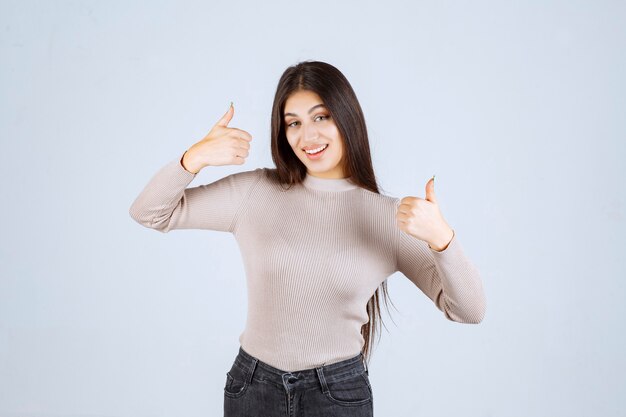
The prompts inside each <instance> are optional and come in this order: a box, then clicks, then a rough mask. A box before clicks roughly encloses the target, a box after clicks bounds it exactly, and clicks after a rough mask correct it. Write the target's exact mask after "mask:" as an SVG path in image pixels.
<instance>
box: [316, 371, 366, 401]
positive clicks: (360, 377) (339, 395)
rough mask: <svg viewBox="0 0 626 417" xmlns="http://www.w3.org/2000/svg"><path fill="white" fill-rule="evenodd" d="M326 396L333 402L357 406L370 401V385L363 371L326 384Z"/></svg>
mask: <svg viewBox="0 0 626 417" xmlns="http://www.w3.org/2000/svg"><path fill="white" fill-rule="evenodd" d="M327 385H328V391H326V397H328V399H329V400H330V401H332V402H334V403H335V404H338V405H343V406H357V405H363V404H367V403H369V402H371V401H372V387H371V386H370V384H369V381H368V380H367V378H366V375H365V373H361V374H356V375H353V376H351V377H349V378H347V379H344V380H341V381H335V382H332V383H329V384H327Z"/></svg>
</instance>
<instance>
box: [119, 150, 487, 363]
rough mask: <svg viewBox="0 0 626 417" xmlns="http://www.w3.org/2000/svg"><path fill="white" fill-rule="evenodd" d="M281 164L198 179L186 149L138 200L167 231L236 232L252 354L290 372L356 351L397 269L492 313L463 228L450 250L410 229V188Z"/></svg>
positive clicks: (431, 289) (475, 313)
mask: <svg viewBox="0 0 626 417" xmlns="http://www.w3.org/2000/svg"><path fill="white" fill-rule="evenodd" d="M209 169H210V168H209ZM269 172H270V169H269V168H256V169H254V170H249V171H243V172H238V173H235V174H231V175H228V176H225V177H223V178H221V179H218V180H216V181H214V182H211V183H209V184H204V185H200V186H197V187H190V188H187V186H188V185H189V183H190V182H191V181H192V180H193V179H194V178H195V177H196V175H197V174H194V173H191V172H189V171H187V170H186V169H185V168H184V167H183V166H182V164H181V156H178V157H177V158H175V159H174V160H172V161H171V162H169V163H167V164H166V165H165V166H163V167H162V168H161V169H160V170H159V171H158V172H156V174H155V175H154V176H153V177H152V179H151V180H150V181H149V182H148V184H147V185H146V186H145V188H144V189H143V191H141V193H140V194H139V196H138V197H137V198H136V199H135V201H134V202H133V203H132V205H131V207H130V210H129V212H130V215H131V217H132V218H133V219H134V220H135V221H137V222H138V223H140V224H141V225H143V226H146V227H149V228H152V229H155V230H158V231H160V232H163V233H166V232H169V231H170V230H174V229H206V230H214V231H222V232H229V233H232V234H233V235H234V237H235V239H236V241H237V244H238V246H239V248H240V251H241V255H242V259H243V262H244V268H245V273H246V280H247V291H248V306H247V307H248V309H247V319H246V325H245V329H244V330H243V332H242V333H241V335H240V336H239V342H240V345H241V346H242V347H243V349H244V350H245V351H246V352H248V353H250V354H251V355H253V356H255V357H257V358H259V359H260V360H262V361H264V362H266V363H268V364H270V365H272V366H274V367H276V368H278V369H282V370H285V371H290V372H293V371H297V370H302V369H308V368H313V367H317V366H321V365H323V364H326V365H328V364H331V363H334V362H338V361H341V360H344V359H348V358H351V357H353V356H356V355H357V354H358V353H359V352H360V351H361V349H362V348H363V345H364V343H365V342H364V339H363V337H362V335H361V326H362V325H363V324H365V323H367V321H368V314H367V310H366V305H367V302H368V300H369V299H370V297H371V296H372V295H373V294H374V292H375V291H376V289H377V288H378V287H379V286H380V285H381V284H382V282H383V281H384V280H385V279H386V278H387V277H389V276H390V275H392V274H393V273H394V272H396V271H400V272H401V273H402V274H403V275H404V276H406V277H407V278H408V279H409V280H411V282H413V283H414V284H415V285H416V286H417V287H418V288H419V289H420V290H421V292H423V293H424V294H425V295H426V296H428V298H430V300H432V301H433V303H434V305H435V306H436V307H437V308H438V309H439V310H441V311H442V312H443V314H444V315H445V317H446V318H447V319H449V320H452V321H455V322H461V323H478V322H480V321H481V320H482V318H483V316H484V312H485V296H484V292H483V286H482V280H481V278H480V275H479V272H478V270H477V268H476V267H475V266H474V265H473V264H472V262H471V261H470V260H469V259H468V258H467V256H466V255H465V254H464V251H463V249H462V247H461V244H460V242H459V239H458V236H457V232H456V230H453V231H454V235H453V238H452V240H451V241H450V243H449V245H448V246H447V247H446V249H444V250H442V251H440V252H438V251H436V250H435V249H432V248H430V247H429V246H428V244H427V243H426V242H425V241H423V240H420V239H417V238H415V237H413V236H411V235H409V234H408V233H405V232H404V231H402V230H400V229H399V228H398V226H397V223H396V217H395V216H396V212H397V209H398V205H399V204H400V198H395V197H390V196H385V195H383V194H378V193H374V192H371V191H369V190H366V189H364V188H361V187H359V186H357V185H355V184H353V183H352V182H350V180H349V178H342V179H326V178H320V177H315V176H311V175H308V174H307V176H306V178H305V180H304V182H303V183H302V184H298V185H295V186H292V187H291V188H290V189H288V190H287V189H286V186H284V185H283V186H281V185H280V184H279V183H278V182H277V181H275V180H273V179H272V178H273V177H271V176H269V175H268V173H269ZM416 302H417V301H416Z"/></svg>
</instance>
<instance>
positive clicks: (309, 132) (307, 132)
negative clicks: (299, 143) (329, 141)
mask: <svg viewBox="0 0 626 417" xmlns="http://www.w3.org/2000/svg"><path fill="white" fill-rule="evenodd" d="M318 137H319V134H318V132H317V128H316V127H315V126H314V125H313V124H306V125H304V141H305V142H314V141H316V140H317V138H318Z"/></svg>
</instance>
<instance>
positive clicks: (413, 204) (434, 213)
mask: <svg viewBox="0 0 626 417" xmlns="http://www.w3.org/2000/svg"><path fill="white" fill-rule="evenodd" d="M396 222H397V224H398V227H399V228H400V229H401V230H403V231H404V232H406V233H408V234H410V235H411V236H414V237H416V238H418V239H421V240H423V241H425V242H427V243H428V244H429V245H430V247H431V248H432V249H434V250H436V251H439V252H440V251H442V250H444V249H445V248H447V247H448V244H449V243H450V241H451V240H452V238H453V237H454V231H453V230H452V228H451V227H450V226H449V225H448V223H447V222H446V221H445V220H444V218H443V215H442V214H441V211H440V210H439V204H438V203H437V199H436V198H435V177H434V176H433V178H431V179H430V180H428V182H427V183H426V199H423V198H419V197H411V196H409V197H404V198H402V199H401V200H400V205H399V206H398V211H397V213H396Z"/></svg>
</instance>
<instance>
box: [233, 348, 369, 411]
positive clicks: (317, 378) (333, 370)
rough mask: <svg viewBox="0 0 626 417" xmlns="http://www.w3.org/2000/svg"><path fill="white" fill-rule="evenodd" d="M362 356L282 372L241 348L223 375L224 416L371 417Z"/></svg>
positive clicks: (366, 373)
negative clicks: (224, 379) (224, 375)
mask: <svg viewBox="0 0 626 417" xmlns="http://www.w3.org/2000/svg"><path fill="white" fill-rule="evenodd" d="M373 404H374V402H373V396H372V386H371V385H370V381H369V372H368V370H367V369H366V367H365V363H364V360H363V354H362V353H359V354H358V355H357V356H354V357H352V358H350V359H345V360H343V361H340V362H335V363H332V364H330V365H323V366H320V367H317V368H309V369H303V370H300V371H293V372H287V371H283V370H280V369H278V368H274V367H273V366H271V365H268V364H267V363H265V362H263V361H261V360H259V359H257V358H255V357H254V356H252V355H250V354H249V353H248V352H246V351H244V350H243V348H242V347H241V346H240V347H239V353H238V354H237V356H236V357H235V361H234V362H233V365H232V366H231V368H230V371H228V372H227V373H226V383H225V384H224V417H322V416H323V417H356V416H359V417H373V415H374V406H373Z"/></svg>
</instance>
